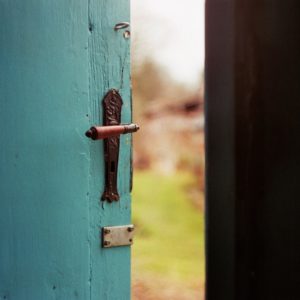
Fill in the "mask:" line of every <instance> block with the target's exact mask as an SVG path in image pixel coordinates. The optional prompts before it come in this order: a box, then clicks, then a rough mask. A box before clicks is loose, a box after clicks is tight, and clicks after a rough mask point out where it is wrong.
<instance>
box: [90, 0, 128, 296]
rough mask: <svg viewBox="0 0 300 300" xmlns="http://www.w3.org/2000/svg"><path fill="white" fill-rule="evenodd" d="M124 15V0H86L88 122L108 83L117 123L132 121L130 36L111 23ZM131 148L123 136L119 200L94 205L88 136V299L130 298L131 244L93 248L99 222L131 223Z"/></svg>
mask: <svg viewBox="0 0 300 300" xmlns="http://www.w3.org/2000/svg"><path fill="white" fill-rule="evenodd" d="M129 20H130V15H129V0H113V1H98V0H90V1H89V22H90V27H91V28H93V30H92V32H91V33H90V37H89V58H90V99H91V101H90V123H91V124H95V123H100V124H102V121H103V120H102V117H103V116H102V105H101V102H100V100H102V98H103V96H104V95H105V94H106V92H107V91H108V90H109V89H111V88H116V89H118V90H119V91H120V94H121V96H122V99H123V107H122V120H121V121H122V123H130V121H131V89H130V64H129V63H130V40H129V39H124V37H123V31H122V30H121V31H118V32H117V31H114V29H113V28H114V26H115V24H117V23H119V22H123V21H127V22H128V21H129ZM130 149H131V136H130V135H124V136H122V137H121V141H120V161H119V170H118V190H119V194H120V201H119V202H115V203H107V202H102V203H101V205H99V199H100V197H101V195H102V192H103V190H104V181H103V177H102V174H103V172H104V161H103V142H97V143H95V142H91V161H92V162H93V163H92V164H91V170H90V189H91V194H90V203H91V208H90V220H91V233H90V236H91V247H92V248H91V250H92V251H91V253H92V256H91V265H92V269H91V282H92V285H91V287H92V290H91V296H92V299H109V300H113V299H115V300H122V299H124V300H125V299H130V248H129V247H119V248H114V249H109V250H108V249H105V250H101V252H100V256H99V254H98V253H99V239H98V233H99V228H100V227H102V226H111V225H122V224H130V223H131V221H130V218H131V216H130V212H131V210H130V205H131V198H130V192H129V191H130V155H131V153H130ZM99 151H100V152H101V154H100V155H99ZM99 295H100V298H99Z"/></svg>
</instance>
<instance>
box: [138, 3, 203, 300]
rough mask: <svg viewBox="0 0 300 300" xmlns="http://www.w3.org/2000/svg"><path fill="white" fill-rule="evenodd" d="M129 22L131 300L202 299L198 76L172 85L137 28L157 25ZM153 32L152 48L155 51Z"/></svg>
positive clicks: (161, 40) (172, 79) (200, 75)
mask: <svg viewBox="0 0 300 300" xmlns="http://www.w3.org/2000/svg"><path fill="white" fill-rule="evenodd" d="M154 2H155V1H154ZM133 4H134V1H133ZM148 17H149V16H148ZM132 19H133V23H134V24H135V26H134V27H133V28H132V30H133V34H132V37H133V39H132V90H133V113H134V122H136V123H138V124H139V125H140V126H141V130H140V131H139V132H138V133H137V134H135V135H134V186H133V202H132V212H133V216H132V218H133V223H134V224H135V226H136V235H135V242H134V245H133V247H132V279H133V284H132V299H133V300H138V299H143V300H154V299H155V300H160V299H166V298H169V299H172V300H177V299H180V300H184V299H204V298H203V297H204V280H205V278H204V268H205V260H204V201H203V198H204V197H203V193H204V132H203V127H204V116H203V93H204V91H203V86H204V82H203V69H201V68H200V67H199V68H198V73H197V74H198V77H197V78H196V80H195V81H194V83H193V84H189V80H186V81H185V80H178V76H177V78H176V76H174V74H172V72H171V71H170V69H168V68H167V67H166V66H165V65H163V64H162V63H160V62H159V59H157V57H156V56H155V51H151V47H149V46H147V39H148V38H149V37H147V34H145V32H149V30H147V28H145V25H147V24H148V26H150V27H151V28H152V30H153V28H155V25H157V24H158V23H159V22H162V20H163V19H159V20H158V19H157V17H156V16H154V15H153V16H151V18H149V20H148V22H146V21H145V20H147V18H146V19H145V18H143V19H142V22H143V23H142V24H141V22H140V21H139V13H138V12H134V13H133V15H132ZM160 24H162V23H160ZM143 26H144V27H143ZM160 28H161V29H160V31H159V33H158V37H156V40H155V41H154V42H153V44H156V45H160V46H161V47H163V44H164V41H165V39H167V35H168V34H169V33H167V32H164V28H168V26H165V27H164V26H162V27H160ZM152 47H153V45H152ZM175 50H176V49H174V51H175ZM156 53H157V52H156ZM182 55H183V59H184V53H182Z"/></svg>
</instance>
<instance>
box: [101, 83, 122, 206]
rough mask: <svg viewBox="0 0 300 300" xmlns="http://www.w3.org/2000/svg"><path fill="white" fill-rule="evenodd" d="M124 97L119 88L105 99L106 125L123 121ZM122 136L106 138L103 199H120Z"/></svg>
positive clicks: (113, 90) (109, 93) (110, 92)
mask: <svg viewBox="0 0 300 300" xmlns="http://www.w3.org/2000/svg"><path fill="white" fill-rule="evenodd" d="M122 104H123V101H122V98H121V96H120V94H119V93H118V91H117V90H115V89H112V90H110V91H109V92H108V93H107V94H106V96H105V97H104V99H103V112H104V116H103V117H104V125H105V126H108V125H119V124H120V123H121V109H122ZM119 146H120V137H119V136H114V137H110V138H107V139H105V140H104V159H105V189H104V193H103V195H102V200H107V201H109V202H112V201H118V200H119V198H120V197H119V193H118V187H117V178H118V162H119Z"/></svg>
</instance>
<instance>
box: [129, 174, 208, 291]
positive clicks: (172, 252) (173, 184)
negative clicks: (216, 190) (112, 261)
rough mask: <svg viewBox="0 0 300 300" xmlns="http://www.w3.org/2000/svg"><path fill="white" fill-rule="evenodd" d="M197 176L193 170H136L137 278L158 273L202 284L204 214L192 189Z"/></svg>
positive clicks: (172, 278)
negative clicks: (191, 195)
mask: <svg viewBox="0 0 300 300" xmlns="http://www.w3.org/2000/svg"><path fill="white" fill-rule="evenodd" d="M195 180H196V179H195V178H194V176H193V175H192V174H190V173H187V172H180V171H178V172H176V173H174V174H172V175H168V176H166V175H162V174H159V173H156V172H154V171H137V172H135V174H134V189H133V205H132V207H133V223H134V224H135V226H136V232H135V240H134V245H133V255H132V256H133V258H132V265H133V268H132V275H133V279H134V278H141V277H150V278H151V277H152V278H154V277H157V278H165V279H167V280H168V281H174V282H181V283H185V284H187V285H196V286H198V285H199V284H201V285H203V283H204V270H205V260H204V216H203V211H201V210H200V209H199V208H198V209H197V208H196V207H195V206H193V204H192V201H191V200H190V199H189V196H188V193H187V189H188V187H189V186H191V185H194V184H195ZM201 197H203V195H201Z"/></svg>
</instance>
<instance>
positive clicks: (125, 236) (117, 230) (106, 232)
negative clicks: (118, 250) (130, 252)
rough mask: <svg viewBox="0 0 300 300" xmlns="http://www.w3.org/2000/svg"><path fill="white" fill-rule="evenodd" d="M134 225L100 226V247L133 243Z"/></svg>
mask: <svg viewBox="0 0 300 300" xmlns="http://www.w3.org/2000/svg"><path fill="white" fill-rule="evenodd" d="M133 232H134V225H123V226H108V227H103V228H102V247H103V248H111V247H119V246H130V245H132V243H133Z"/></svg>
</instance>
